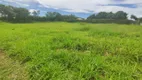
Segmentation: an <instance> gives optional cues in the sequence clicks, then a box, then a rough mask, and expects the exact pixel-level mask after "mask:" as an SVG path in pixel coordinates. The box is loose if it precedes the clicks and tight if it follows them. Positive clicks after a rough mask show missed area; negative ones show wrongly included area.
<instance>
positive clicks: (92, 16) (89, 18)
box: [87, 14, 96, 20]
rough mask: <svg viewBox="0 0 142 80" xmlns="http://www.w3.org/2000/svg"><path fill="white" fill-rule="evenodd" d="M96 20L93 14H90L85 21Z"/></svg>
mask: <svg viewBox="0 0 142 80" xmlns="http://www.w3.org/2000/svg"><path fill="white" fill-rule="evenodd" d="M95 18H96V15H95V14H92V15H90V16H89V17H88V18H87V20H92V19H95Z"/></svg>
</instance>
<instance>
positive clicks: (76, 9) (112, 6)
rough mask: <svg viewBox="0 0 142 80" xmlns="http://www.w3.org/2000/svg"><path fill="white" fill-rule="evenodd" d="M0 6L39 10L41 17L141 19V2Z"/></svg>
mask: <svg viewBox="0 0 142 80" xmlns="http://www.w3.org/2000/svg"><path fill="white" fill-rule="evenodd" d="M0 3H1V4H6V5H13V6H17V7H25V8H27V9H29V10H30V11H31V12H32V11H33V10H40V11H41V15H44V14H45V13H46V12H47V11H57V12H60V13H61V14H75V15H77V16H79V17H84V18H86V17H87V16H89V15H90V14H93V13H98V12H101V11H105V12H117V11H120V10H121V11H125V12H127V13H128V14H129V15H131V14H134V15H136V16H137V17H142V0H1V1H0Z"/></svg>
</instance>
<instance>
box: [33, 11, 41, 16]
mask: <svg viewBox="0 0 142 80" xmlns="http://www.w3.org/2000/svg"><path fill="white" fill-rule="evenodd" d="M39 14H40V11H39V10H38V11H33V12H32V15H33V16H35V17H37V16H39Z"/></svg>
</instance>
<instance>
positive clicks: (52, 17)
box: [46, 12, 62, 21]
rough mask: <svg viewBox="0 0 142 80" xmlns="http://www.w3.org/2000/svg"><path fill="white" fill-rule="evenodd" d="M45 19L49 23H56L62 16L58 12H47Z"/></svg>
mask: <svg viewBox="0 0 142 80" xmlns="http://www.w3.org/2000/svg"><path fill="white" fill-rule="evenodd" d="M46 18H47V20H49V21H58V20H61V19H62V15H61V14H60V13H58V12H47V13H46Z"/></svg>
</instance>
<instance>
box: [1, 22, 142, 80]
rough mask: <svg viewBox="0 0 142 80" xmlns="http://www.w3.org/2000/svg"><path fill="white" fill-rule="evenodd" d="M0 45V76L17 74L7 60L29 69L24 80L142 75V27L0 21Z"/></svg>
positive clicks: (132, 79) (129, 79) (122, 79)
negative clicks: (6, 64)
mask: <svg viewBox="0 0 142 80" xmlns="http://www.w3.org/2000/svg"><path fill="white" fill-rule="evenodd" d="M0 50H1V51H2V52H3V53H4V54H2V55H5V56H8V58H9V59H8V61H7V60H5V61H4V62H3V63H0V79H2V80H3V79H9V80H11V79H10V78H13V77H10V75H11V74H13V72H14V73H16V72H15V67H13V69H12V67H8V66H6V67H5V66H4V65H5V63H7V62H8V63H10V65H11V64H12V63H13V64H15V65H16V67H17V68H19V67H21V68H22V70H23V72H21V73H20V72H18V71H17V73H18V74H20V76H21V75H23V76H25V75H24V74H25V73H27V74H28V75H26V78H25V77H24V78H23V80H24V79H27V78H29V79H31V80H141V79H142V26H137V25H119V24H89V23H66V22H48V23H29V24H10V23H4V22H0ZM0 56H1V55H0ZM0 58H1V57H0ZM6 59H7V58H6ZM0 60H2V59H0ZM9 60H12V63H11V61H10V62H9ZM0 62H1V61H0ZM3 64H4V65H3ZM22 66H24V67H22ZM16 70H17V69H16ZM19 70H21V69H19ZM5 72H8V73H6V74H3V73H5ZM17 73H16V74H17ZM15 76H16V75H15ZM18 76H19V75H18ZM23 76H21V77H23ZM14 78H16V79H17V80H18V79H19V77H14ZM20 79H21V78H20Z"/></svg>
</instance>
